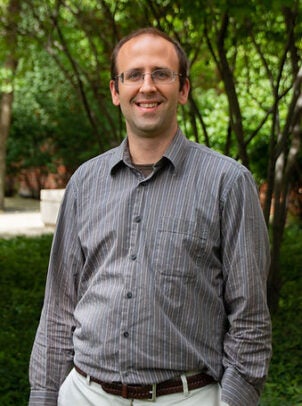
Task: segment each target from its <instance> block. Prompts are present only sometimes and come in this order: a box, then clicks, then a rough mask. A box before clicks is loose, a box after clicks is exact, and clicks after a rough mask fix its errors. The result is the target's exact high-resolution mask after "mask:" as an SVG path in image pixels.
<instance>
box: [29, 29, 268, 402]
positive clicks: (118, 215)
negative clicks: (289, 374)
mask: <svg viewBox="0 0 302 406" xmlns="http://www.w3.org/2000/svg"><path fill="white" fill-rule="evenodd" d="M187 66H188V65H187V59H186V56H185V54H184V52H183V50H182V48H181V47H180V46H179V44H178V43H176V42H174V41H173V40H172V39H171V38H169V37H167V36H166V35H165V34H164V33H161V32H160V31H157V30H155V29H153V28H147V29H142V30H139V31H136V32H135V33H132V34H131V35H130V36H128V37H126V38H124V39H123V40H122V41H121V42H120V43H119V44H118V45H117V46H116V48H115V50H114V52H113V57H112V80H111V82H110V90H111V95H112V100H113V103H114V105H116V106H119V107H120V108H121V110H122V113H123V115H124V117H125V122H126V129H127V138H126V139H125V140H124V142H123V143H122V144H121V145H120V146H119V147H117V148H115V149H112V150H110V151H108V152H106V153H104V154H102V155H100V156H99V157H96V158H94V159H92V160H90V161H89V162H88V163H86V164H84V165H82V166H81V167H80V168H79V169H78V170H77V172H76V173H75V174H74V176H73V177H72V179H71V180H70V182H69V184H68V186H67V188H66V193H65V197H64V201H63V203H62V206H61V211H60V215H59V219H58V223H57V229H56V233H55V236H54V241H53V246H52V252H51V258H50V264H49V272H48V278H47V286H46V293H45V302H44V307H43V311H42V316H41V321H40V325H39V328H38V331H37V335H36V339H35V343H34V348H33V352H32V356H31V364H30V382H31V397H30V405H32V406H33V405H56V404H58V405H61V406H66V405H68V406H85V405H98V406H99V405H100V406H104V405H121V406H123V405H125V406H126V405H132V404H133V405H146V404H148V402H150V400H151V401H153V402H155V403H157V404H160V405H175V404H183V405H187V406H191V405H203V406H218V405H226V404H227V405H229V406H249V405H251V406H252V405H256V404H257V403H258V399H259V396H260V393H261V390H262V387H263V383H264V380H265V376H266V374H267V368H268V362H269V358H270V353H271V343H270V340H271V327H270V318H269V312H268V309H267V304H266V277H267V271H268V266H269V245H268V238H267V232H266V227H265V223H264V221H263V217H262V212H261V209H260V206H259V200H258V196H257V190H256V188H255V185H254V182H253V179H252V177H251V175H250V173H249V171H248V170H247V169H246V168H245V167H243V166H242V165H240V164H239V163H237V162H235V161H233V160H231V159H230V158H227V157H224V156H222V155H220V154H218V153H216V152H214V151H211V150H210V149H208V148H206V147H204V146H202V145H198V144H195V143H193V142H190V141H189V140H187V139H186V138H185V137H184V135H183V134H182V132H181V130H180V129H179V128H178V125H177V107H178V105H179V104H185V103H186V101H187V97H188V93H189V87H190V85H189V80H188V78H187V70H188V69H187ZM70 371H71V372H70Z"/></svg>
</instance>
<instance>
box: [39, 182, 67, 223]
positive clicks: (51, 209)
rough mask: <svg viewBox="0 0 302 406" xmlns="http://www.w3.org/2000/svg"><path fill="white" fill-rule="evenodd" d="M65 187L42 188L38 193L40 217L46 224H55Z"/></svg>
mask: <svg viewBox="0 0 302 406" xmlns="http://www.w3.org/2000/svg"><path fill="white" fill-rule="evenodd" d="M64 192H65V189H42V190H41V193H40V212H41V219H42V221H43V223H44V224H45V225H46V226H55V225H56V222H57V217H58V213H59V209H60V206H61V202H62V199H63V196H64Z"/></svg>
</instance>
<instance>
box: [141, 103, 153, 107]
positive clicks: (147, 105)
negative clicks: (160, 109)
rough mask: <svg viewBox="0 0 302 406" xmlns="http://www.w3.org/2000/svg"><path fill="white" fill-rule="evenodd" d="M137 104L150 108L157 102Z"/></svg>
mask: <svg viewBox="0 0 302 406" xmlns="http://www.w3.org/2000/svg"><path fill="white" fill-rule="evenodd" d="M139 105H140V106H141V107H144V108H151V107H156V106H157V103H140V104H139Z"/></svg>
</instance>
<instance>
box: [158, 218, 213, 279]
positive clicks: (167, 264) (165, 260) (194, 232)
mask: <svg viewBox="0 0 302 406" xmlns="http://www.w3.org/2000/svg"><path fill="white" fill-rule="evenodd" d="M206 238H207V233H206V230H202V227H198V226H197V224H196V223H195V222H192V221H188V220H185V219H177V218H171V217H163V218H162V219H161V221H160V225H159V228H158V230H157V233H156V246H155V247H156V249H155V258H154V261H155V271H156V272H159V273H160V274H161V275H165V276H170V277H178V278H183V279H184V280H186V279H187V280H188V281H189V280H194V279H195V278H196V276H197V272H198V270H199V268H200V264H201V262H202V259H203V257H204V249H205V245H206Z"/></svg>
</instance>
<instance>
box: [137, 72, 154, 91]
mask: <svg viewBox="0 0 302 406" xmlns="http://www.w3.org/2000/svg"><path fill="white" fill-rule="evenodd" d="M155 88H156V86H155V84H154V81H153V79H152V76H151V73H145V74H144V76H143V83H142V84H141V87H140V91H141V92H146V91H149V92H150V91H154V90H155Z"/></svg>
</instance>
